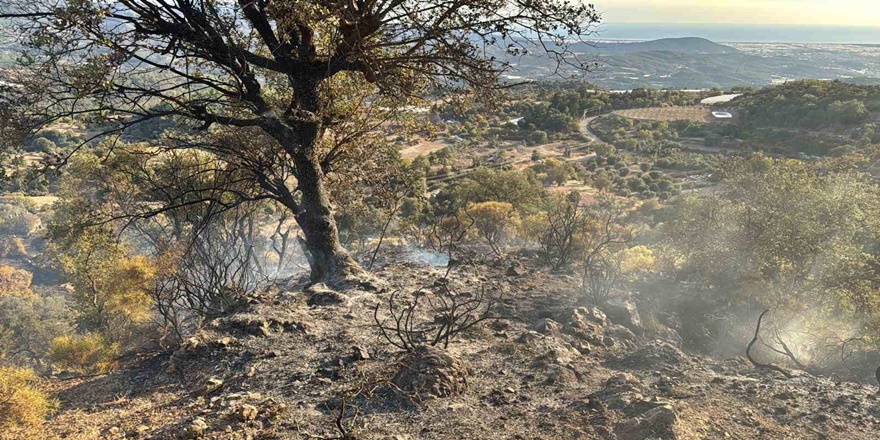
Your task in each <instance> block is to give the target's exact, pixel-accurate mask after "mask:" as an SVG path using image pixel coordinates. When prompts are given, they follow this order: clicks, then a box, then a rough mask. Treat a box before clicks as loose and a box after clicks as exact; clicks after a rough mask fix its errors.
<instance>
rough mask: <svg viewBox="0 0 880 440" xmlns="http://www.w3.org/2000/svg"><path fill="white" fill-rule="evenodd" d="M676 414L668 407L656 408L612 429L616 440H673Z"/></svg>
mask: <svg viewBox="0 0 880 440" xmlns="http://www.w3.org/2000/svg"><path fill="white" fill-rule="evenodd" d="M677 421H678V414H677V413H676V412H675V410H674V409H673V408H672V406H670V405H663V406H658V407H656V408H654V409H651V410H649V411H647V412H645V413H644V414H642V415H641V416H639V417H636V418H632V419H628V420H625V421H623V422H621V423H618V424H617V425H616V426H615V427H614V433H615V434H616V435H617V438H618V440H647V439H663V440H674V439H677V438H679V437H678V435H676V433H675V423H676V422H677Z"/></svg>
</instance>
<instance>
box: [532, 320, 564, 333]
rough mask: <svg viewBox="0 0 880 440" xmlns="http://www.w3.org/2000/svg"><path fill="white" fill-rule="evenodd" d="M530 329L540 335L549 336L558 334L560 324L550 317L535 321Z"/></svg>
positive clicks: (560, 327) (560, 328)
mask: <svg viewBox="0 0 880 440" xmlns="http://www.w3.org/2000/svg"><path fill="white" fill-rule="evenodd" d="M532 330H534V331H536V332H538V333H540V334H542V335H547V336H551V335H558V334H559V333H560V332H561V330H562V326H561V325H560V324H559V323H558V322H556V321H554V320H552V319H550V318H544V319H542V320H540V321H538V322H537V323H535V325H533V326H532Z"/></svg>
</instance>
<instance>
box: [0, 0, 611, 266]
mask: <svg viewBox="0 0 880 440" xmlns="http://www.w3.org/2000/svg"><path fill="white" fill-rule="evenodd" d="M0 18H5V19H7V20H6V24H5V25H4V27H6V28H7V29H11V30H12V31H13V32H11V33H12V34H14V35H17V36H18V38H19V41H18V43H20V44H21V45H22V46H23V47H24V55H23V57H22V58H21V65H20V69H19V70H17V71H15V72H13V73H12V74H10V76H11V78H9V79H10V80H11V82H15V83H18V84H20V85H21V86H22V87H20V88H19V87H14V88H8V87H7V88H5V89H4V91H3V93H4V94H5V95H16V96H4V97H3V98H2V99H0V107H3V108H2V109H0V114H7V115H9V116H10V117H8V118H4V121H5V123H7V124H8V123H16V124H18V125H20V124H19V123H24V124H25V125H28V126H29V127H30V128H33V129H36V128H37V127H43V126H46V125H47V124H50V123H52V122H53V121H56V120H58V119H59V118H62V117H71V116H73V117H76V118H79V119H81V120H87V121H102V122H103V123H104V127H105V129H103V130H101V131H100V133H95V134H92V136H90V137H89V138H88V139H86V142H85V143H84V144H86V143H88V141H89V140H90V139H92V138H97V137H100V136H108V135H110V136H118V135H121V134H122V133H123V132H124V131H125V130H126V129H127V128H128V127H131V126H133V125H136V124H140V123H144V122H147V121H151V120H153V119H156V118H173V119H176V120H177V121H179V122H180V124H181V125H184V126H186V127H189V128H191V129H194V130H202V131H207V132H211V131H217V130H219V129H222V128H224V127H225V128H227V129H228V128H232V129H235V130H236V131H239V132H244V133H254V136H257V135H259V136H263V137H265V138H266V139H268V142H267V143H265V144H260V145H257V146H253V147H251V146H249V145H244V146H242V145H241V144H240V143H235V142H232V143H226V142H208V143H206V144H202V143H200V142H184V143H183V144H182V145H183V146H182V147H181V148H202V149H205V150H207V151H210V152H212V153H213V154H217V155H218V156H220V157H222V158H223V160H225V161H228V162H229V163H232V164H234V165H235V166H233V167H232V168H235V169H236V172H237V173H243V174H244V175H245V177H247V178H248V179H250V181H251V182H252V188H251V190H250V191H249V192H246V193H241V192H231V193H223V192H222V191H219V192H218V191H214V192H211V193H210V194H202V195H201V196H203V197H205V198H209V199H211V200H215V199H218V198H219V199H222V200H223V202H224V203H227V204H235V203H241V202H246V201H249V200H253V199H264V198H270V199H273V200H276V201H278V202H279V203H281V204H283V205H284V206H285V207H286V208H287V209H289V210H290V211H291V212H292V213H293V215H294V217H295V218H296V221H297V223H298V224H299V226H300V228H301V230H302V233H303V235H304V240H305V248H306V249H307V251H308V254H309V260H310V265H311V272H312V278H313V279H314V280H325V279H337V278H340V277H348V276H351V275H356V274H357V273H359V272H360V270H361V269H360V268H359V267H358V265H357V263H356V262H355V261H354V259H353V258H351V256H350V255H349V253H348V252H347V251H346V250H345V249H343V247H342V245H341V244H340V241H339V238H338V231H337V226H336V222H335V220H334V217H333V210H332V206H331V202H330V192H329V189H328V185H327V179H328V178H327V176H328V175H329V174H331V173H333V172H334V170H336V169H337V167H338V164H339V162H342V161H345V160H349V161H353V163H355V164H356V163H357V159H356V158H357V155H358V154H361V153H364V152H369V151H372V148H371V143H372V142H376V141H377V137H371V136H369V134H370V133H374V132H375V129H376V128H377V127H379V126H381V125H382V123H383V121H387V120H388V119H389V118H391V117H394V115H396V114H397V113H398V112H396V111H395V109H400V108H402V107H403V106H404V105H411V104H412V99H415V98H419V97H424V96H428V95H430V94H433V96H435V97H436V96H438V94H439V93H440V92H443V91H450V90H455V91H468V92H491V91H493V90H498V89H500V88H504V87H506V86H509V85H510V84H505V83H504V82H503V81H501V78H502V75H503V74H504V73H505V72H506V71H508V70H509V68H510V66H511V58H512V57H516V56H522V55H524V54H527V53H532V52H538V53H542V54H547V55H548V56H549V58H550V61H551V63H555V64H556V66H561V65H563V64H568V65H571V66H573V67H574V68H576V69H585V68H586V66H587V65H588V64H587V63H585V62H583V61H581V60H579V59H578V58H577V56H576V55H575V54H574V53H573V52H572V51H571V50H570V48H571V47H572V45H573V44H577V43H580V42H582V41H583V39H584V38H585V36H587V35H590V34H591V32H592V25H593V24H595V23H596V22H598V21H599V16H598V14H597V13H596V12H595V10H594V8H593V6H592V5H586V4H583V3H581V2H570V1H565V0H427V1H426V0H288V1H278V0H100V1H99V0H76V1H73V0H60V1H59V0H7V1H4V2H3V6H0ZM17 95H26V97H27V99H20V98H19V97H18V96H17ZM480 95H481V96H485V94H482V93H480ZM22 103H24V105H21V104H22ZM10 106H18V107H20V108H21V109H22V110H23V112H24V115H21V114H20V113H18V112H11V111H10V110H9V109H8V107H10ZM109 116H112V118H111V117H109ZM0 128H2V127H0ZM5 132H9V133H11V132H13V130H12V129H9V130H5ZM365 138H366V140H365ZM69 154H70V153H68V154H67V155H63V156H61V157H57V158H55V159H54V160H52V161H50V163H48V164H47V165H48V166H51V167H55V166H58V165H60V164H63V163H64V162H65V160H66V158H67V156H69ZM191 202H192V201H189V202H188V203H191Z"/></svg>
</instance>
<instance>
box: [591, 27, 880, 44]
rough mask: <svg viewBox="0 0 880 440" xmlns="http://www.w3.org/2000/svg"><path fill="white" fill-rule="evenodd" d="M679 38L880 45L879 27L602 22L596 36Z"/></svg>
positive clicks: (616, 38)
mask: <svg viewBox="0 0 880 440" xmlns="http://www.w3.org/2000/svg"><path fill="white" fill-rule="evenodd" d="M681 37H702V38H705V39H707V40H712V41H715V42H717V43H827V44H871V45H875V44H876V45H880V26H878V27H868V26H851V27H850V26H803V25H763V24H749V25H738V24H670V23H662V24H652V23H603V24H601V25H600V26H599V33H598V35H597V36H596V38H597V39H600V40H632V41H649V40H657V39H660V38H681Z"/></svg>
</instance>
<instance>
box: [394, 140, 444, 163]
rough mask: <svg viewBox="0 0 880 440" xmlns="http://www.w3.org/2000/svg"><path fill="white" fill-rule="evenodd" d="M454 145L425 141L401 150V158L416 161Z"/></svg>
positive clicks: (440, 141) (438, 141)
mask: <svg viewBox="0 0 880 440" xmlns="http://www.w3.org/2000/svg"><path fill="white" fill-rule="evenodd" d="M450 145H452V144H450V143H448V142H445V141H442V140H435V141H429V140H423V141H421V142H419V143H418V144H416V145H413V146H409V147H404V148H401V149H400V157H402V158H404V159H415V158H416V157H419V156H425V155H427V154H430V153H433V152H435V151H440V150H442V149H444V148H446V147H448V146H450Z"/></svg>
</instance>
